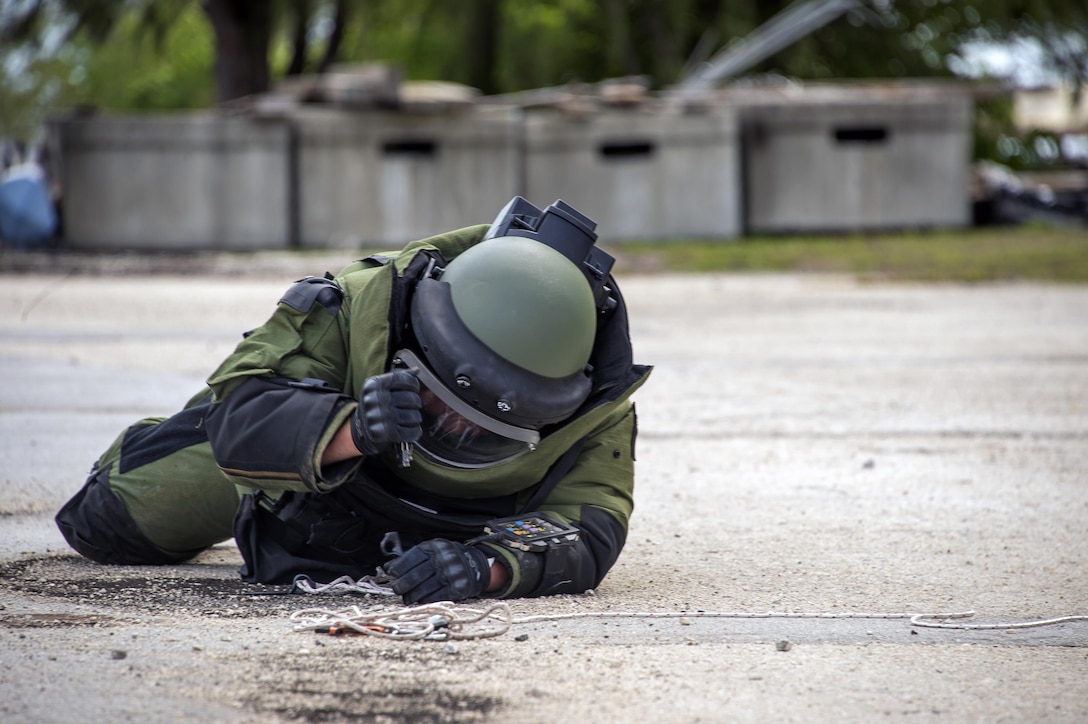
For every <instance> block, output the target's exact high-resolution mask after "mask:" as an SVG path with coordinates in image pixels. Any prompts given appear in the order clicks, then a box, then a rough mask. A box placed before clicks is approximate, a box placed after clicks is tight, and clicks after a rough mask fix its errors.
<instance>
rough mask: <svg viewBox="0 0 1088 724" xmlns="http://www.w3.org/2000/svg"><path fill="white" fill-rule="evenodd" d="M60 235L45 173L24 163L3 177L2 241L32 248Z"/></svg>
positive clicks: (0, 195)
mask: <svg viewBox="0 0 1088 724" xmlns="http://www.w3.org/2000/svg"><path fill="white" fill-rule="evenodd" d="M56 232H57V211H56V209H55V208H54V207H53V200H52V199H51V198H50V197H49V185H48V183H47V182H46V180H45V174H44V173H43V172H42V169H41V167H40V166H39V165H38V164H36V163H21V164H18V165H16V166H12V167H11V168H9V169H7V170H6V171H4V173H3V174H2V175H0V240H2V241H3V242H4V243H5V244H9V245H11V246H14V247H17V248H20V249H28V248H31V247H35V246H41V245H43V244H45V243H46V242H47V241H49V240H50V239H52V238H53V235H54V234H55V233H56Z"/></svg>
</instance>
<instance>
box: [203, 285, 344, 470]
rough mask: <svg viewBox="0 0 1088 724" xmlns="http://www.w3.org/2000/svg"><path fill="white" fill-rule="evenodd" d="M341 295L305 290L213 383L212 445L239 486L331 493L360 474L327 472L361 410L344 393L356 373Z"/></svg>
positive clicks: (249, 339) (281, 307)
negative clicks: (340, 433) (327, 462)
mask: <svg viewBox="0 0 1088 724" xmlns="http://www.w3.org/2000/svg"><path fill="white" fill-rule="evenodd" d="M342 296H343V295H342V292H341V291H340V289H339V287H338V286H337V285H336V284H335V283H333V282H332V281H330V280H326V279H318V278H309V279H305V280H302V281H300V282H298V283H297V284H295V286H293V287H292V288H291V289H289V290H288V291H287V293H286V294H284V296H283V298H282V299H281V300H280V303H279V304H278V305H277V307H276V310H275V312H273V314H272V316H271V317H270V318H269V320H268V321H267V322H266V323H265V324H264V325H262V326H261V327H259V328H258V329H256V330H254V331H253V332H251V333H250V334H248V335H247V336H246V338H245V339H244V340H243V341H242V342H241V343H240V344H239V345H238V347H237V348H236V349H235V351H234V353H233V354H231V356H230V357H228V358H227V359H226V360H225V361H224V362H223V364H222V365H220V367H219V369H218V370H216V371H215V372H214V373H213V374H212V376H211V377H210V378H209V380H208V385H209V386H210V387H211V389H212V392H213V394H214V400H215V404H214V405H213V406H212V409H211V411H210V412H209V414H208V416H207V420H206V424H207V426H208V438H209V440H210V442H211V448H212V454H213V455H214V456H215V460H216V462H217V463H218V465H219V467H220V469H222V470H223V472H224V473H226V474H227V476H228V477H230V478H231V479H232V480H233V481H234V482H235V483H237V484H240V485H243V486H247V487H253V488H259V489H263V490H300V491H305V490H311V491H315V492H325V491H328V490H330V489H332V488H334V487H336V486H337V485H339V484H341V483H342V482H343V481H344V480H346V479H347V478H348V477H349V476H350V475H351V473H352V472H354V470H355V468H357V467H358V465H359V463H360V461H359V460H353V461H345V462H346V464H345V463H341V464H338V465H334V466H329V467H328V468H327V469H322V467H321V465H320V460H321V456H322V454H323V453H324V450H325V447H326V446H327V445H328V443H329V441H330V440H331V439H332V436H333V434H334V433H335V432H336V430H337V429H339V427H340V426H341V425H342V424H343V423H344V421H346V420H347V419H348V418H349V417H350V415H351V413H352V412H353V411H354V409H355V405H356V401H355V398H354V397H351V396H348V395H345V394H343V393H342V390H343V387H344V384H345V375H346V371H347V369H348V361H347V354H346V351H345V350H346V344H345V339H344V334H343V331H342V330H343V329H344V328H345V327H346V322H345V320H342V319H341V316H342V315H343V312H342V311H341V301H342Z"/></svg>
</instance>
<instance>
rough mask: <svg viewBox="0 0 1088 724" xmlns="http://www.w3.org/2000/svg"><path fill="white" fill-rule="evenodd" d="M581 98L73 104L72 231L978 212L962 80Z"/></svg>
mask: <svg viewBox="0 0 1088 724" xmlns="http://www.w3.org/2000/svg"><path fill="white" fill-rule="evenodd" d="M667 100H668V99H646V100H645V101H643V102H642V103H641V104H639V105H637V106H635V107H628V108H619V107H611V106H608V105H606V104H598V105H596V106H589V107H581V108H580V109H579V111H578V112H572V111H571V110H570V109H567V110H563V109H562V108H561V107H560V106H557V107H551V108H531V109H522V108H519V107H515V106H512V105H497V104H496V105H489V104H485V103H478V104H470V105H461V106H455V107H446V108H443V109H441V110H433V109H432V110H431V111H430V112H424V111H422V110H419V111H416V112H406V111H400V112H393V111H377V110H345V109H338V108H332V107H328V106H306V105H304V106H298V107H292V108H287V109H283V110H281V111H280V112H279V114H278V115H275V116H271V117H262V116H260V115H256V114H241V113H236V114H230V115H228V114H218V113H200V114H189V115H185V116H170V117H140V118H132V117H128V118H114V117H93V118H81V119H69V120H64V121H58V122H56V123H55V124H54V126H53V131H54V136H55V138H54V146H55V147H56V148H58V150H59V151H60V156H61V163H60V169H61V183H62V187H63V197H62V210H63V215H64V224H65V237H66V243H67V244H68V245H69V246H70V247H72V248H76V249H79V248H87V249H90V248H101V249H110V248H118V249H131V248H135V249H152V250H155V249H160V250H172V249H176V250H181V249H224V250H245V249H275V248H286V247H310V248H329V247H359V246H375V245H380V246H398V245H401V244H403V243H404V242H407V241H410V240H412V239H417V238H421V237H425V236H429V235H431V234H434V233H438V232H440V231H443V230H447V229H452V228H457V227H460V226H466V225H469V224H475V223H481V222H484V223H486V222H488V221H490V220H491V219H492V218H493V217H494V214H495V213H497V211H498V210H499V209H500V208H501V206H502V204H504V203H505V202H506V201H507V200H509V199H510V198H511V197H512V196H514V195H515V194H520V195H522V196H525V197H526V198H528V199H529V200H530V201H532V202H533V203H535V204H537V205H541V206H543V205H546V204H548V203H551V202H552V201H554V200H555V199H557V198H562V199H563V200H565V201H567V202H568V203H570V204H572V205H573V206H575V207H576V208H578V209H579V210H580V211H582V212H583V213H585V214H587V215H588V216H590V217H591V218H593V219H594V220H595V221H596V222H597V223H598V225H599V228H600V231H601V234H602V237H603V238H605V239H609V240H616V241H622V240H627V239H667V238H676V237H681V238H699V237H702V238H730V237H736V236H740V235H742V234H744V233H782V232H806V231H817V232H819V231H850V230H860V229H893V228H903V227H959V226H967V225H969V224H970V223H971V199H970V189H969V186H970V184H969V171H970V160H971V158H970V154H971V100H970V98H969V96H968V95H967V94H966V93H965V92H961V91H959V90H957V89H955V88H946V89H941V90H940V91H934V90H932V89H929V88H926V87H912V86H904V87H889V86H879V87H856V86H836V87H806V86H800V87H797V86H792V87H788V88H785V89H767V88H761V89H747V90H744V89H732V90H729V91H724V92H722V93H720V94H716V95H714V96H713V97H712V98H711V99H710V100H709V102H703V103H700V104H696V105H693V104H687V105H684V104H677V103H669V102H667Z"/></svg>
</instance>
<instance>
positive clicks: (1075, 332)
mask: <svg viewBox="0 0 1088 724" xmlns="http://www.w3.org/2000/svg"><path fill="white" fill-rule="evenodd" d="M313 262H314V260H313V259H309V260H297V261H294V262H286V263H285V264H286V266H287V267H290V265H291V264H297V265H298V267H297V268H281V269H277V270H276V273H275V274H271V273H268V274H263V275H257V276H254V275H248V276H242V277H231V276H226V275H221V274H213V275H202V276H170V275H156V276H150V277H138V276H132V275H118V276H109V275H107V276H95V277H92V276H83V275H56V276H50V275H45V274H36V273H30V272H24V273H20V274H8V275H6V276H4V277H3V278H2V280H0V374H2V378H3V383H2V385H0V472H2V480H3V482H2V490H3V495H2V496H0V581H2V583H0V720H2V721H5V722H62V721H63V722H67V721H72V720H74V719H78V720H81V721H89V722H107V721H108V722H115V721H128V720H139V721H145V722H159V721H162V722H166V721H170V722H174V721H216V722H249V721H253V722H256V721H261V722H267V721H297V720H304V721H341V720H345V719H349V718H352V717H353V716H357V717H361V718H364V719H366V720H368V721H379V722H383V721H389V722H392V721H411V722H484V721H508V720H510V719H512V718H516V719H518V720H519V721H526V722H554V721H560V720H570V719H576V720H579V721H606V722H636V721H638V722H642V721H654V722H734V721H741V722H744V721H755V722H762V721H775V722H813V721H817V722H821V721H836V722H840V721H845V722H869V721H873V720H883V721H910V722H915V721H946V722H996V721H1010V722H1036V721H1053V722H1083V721H1086V720H1088V621H1073V622H1066V623H1061V624H1057V625H1051V626H1043V627H1037V628H1013V627H1011V625H1010V624H1012V623H1013V622H1019V621H1028V620H1032V619H1038V618H1049V617H1055V616H1064V615H1082V616H1083V615H1088V569H1086V565H1088V287H1074V286H1048V285H1038V284H1023V283H1009V284H987V285H974V286H959V285H913V284H890V283H859V282H856V281H854V280H852V279H850V278H844V277H837V276H835V277H828V276H793V275H787V276H693V277H685V276H660V275H658V276H650V275H648V276H638V275H628V276H627V277H626V278H621V284H622V286H623V289H624V292H625V294H626V297H627V300H628V304H629V306H630V308H631V316H632V329H631V332H632V337H633V341H634V344H635V350H636V358H637V360H638V361H641V362H646V363H652V364H655V365H656V370H655V372H654V375H653V377H652V378H651V380H650V382H649V383H648V384H647V386H646V387H645V388H644V389H643V390H642V391H641V392H640V393H639V395H638V396H637V401H638V407H639V414H640V422H641V434H640V437H639V448H638V453H639V468H638V487H637V501H636V502H637V509H636V513H635V518H634V520H633V523H632V526H631V531H630V537H629V540H628V545H627V548H626V550H625V552H624V554H623V556H622V557H621V558H620V561H619V563H618V564H617V565H616V567H615V568H614V569H613V571H612V573H611V574H610V575H609V577H608V578H607V579H606V581H605V582H604V584H603V585H602V586H601V587H600V588H599V589H598V590H597V591H596V592H595V593H594V594H592V595H591V594H587V595H583V596H560V597H555V598H549V599H537V600H525V601H514V602H512V603H511V605H512V608H513V611H514V614H515V615H517V616H528V615H538V614H558V613H586V612H597V613H601V614H611V615H610V616H608V617H602V618H583V619H565V620H556V621H546V622H539V623H528V624H520V625H516V626H515V627H514V629H513V630H511V631H510V632H508V633H506V634H504V635H503V636H500V637H497V638H492V639H486V640H476V641H463V642H458V643H456V644H451V643H441V642H403V641H382V640H377V639H372V638H362V637H330V636H327V635H321V634H315V633H312V632H298V631H294V630H293V629H292V626H291V622H290V620H289V618H288V617H289V615H290V613H291V612H292V611H294V610H296V609H299V608H303V607H307V606H313V605H321V606H328V607H333V608H343V607H346V606H348V605H352V604H358V605H360V606H362V607H366V608H370V607H375V608H384V607H388V606H389V605H391V604H390V601H389V600H388V599H381V598H377V597H362V596H356V597H351V598H332V597H321V598H320V599H318V598H315V597H306V598H303V597H301V596H252V595H250V593H251V591H252V587H249V586H246V585H244V584H242V583H241V582H240V581H239V580H238V578H237V575H236V566H237V565H238V563H239V558H238V556H237V553H236V552H235V550H234V549H233V546H232V545H231V544H229V543H227V544H223V545H220V546H217V547H216V548H214V549H212V550H211V551H209V552H208V553H206V554H204V555H203V556H201V557H200V558H199V559H197V560H196V561H194V562H192V563H191V564H189V565H185V566H178V567H174V568H165V569H153V568H142V567H139V568H107V567H101V566H97V565H95V564H92V563H89V562H86V561H84V560H82V559H80V558H78V557H77V556H75V555H74V554H73V553H71V552H70V551H69V550H68V549H67V548H66V546H65V544H64V542H63V540H62V539H61V538H60V535H59V533H57V531H56V529H55V528H54V527H53V525H52V520H51V516H52V513H53V512H54V511H55V510H56V509H57V508H58V507H59V506H60V505H61V504H62V503H63V502H64V501H65V500H66V499H67V498H68V497H69V496H70V495H71V494H73V493H74V492H75V491H76V490H77V489H78V488H79V486H80V485H81V484H82V482H83V478H84V476H85V474H86V471H87V469H88V467H89V466H90V464H91V462H92V461H93V460H94V458H95V457H96V456H97V455H98V453H99V452H100V451H101V450H102V449H104V448H105V446H106V445H107V444H108V443H109V442H110V440H112V438H113V437H114V436H115V435H116V434H117V433H118V432H119V431H120V429H121V428H122V427H124V426H125V425H127V424H128V423H130V422H132V421H134V420H136V419H138V418H141V417H144V416H149V415H165V414H169V413H170V412H172V411H173V410H175V409H176V408H177V407H178V406H179V405H181V404H182V403H183V402H184V401H185V400H186V399H187V398H188V397H189V396H190V395H191V394H192V393H193V392H194V391H195V390H196V389H198V388H199V386H200V384H201V381H202V379H203V378H204V376H206V375H207V374H208V373H209V372H210V371H211V369H213V368H214V367H215V365H216V364H217V362H218V361H219V360H220V359H221V358H222V357H223V356H224V355H225V354H226V353H227V352H228V351H229V350H230V349H231V347H232V346H233V344H234V343H235V342H236V341H237V339H238V338H239V334H240V333H241V332H242V331H244V330H246V329H248V328H250V327H252V326H255V325H256V324H259V323H260V322H261V321H262V320H263V319H264V317H265V316H266V314H267V312H268V311H269V309H270V308H271V306H272V305H273V304H274V303H275V301H276V300H277V299H278V297H279V295H280V293H281V292H282V291H283V290H284V289H285V288H286V287H287V286H288V285H289V283H290V282H291V281H292V280H293V279H295V278H297V277H299V276H302V275H304V274H307V273H316V274H320V273H322V272H324V271H325V269H326V268H327V267H326V266H320V267H308V266H307V267H303V264H304V263H313ZM333 268H335V267H333ZM966 610H973V611H975V612H976V616H975V617H974V618H973V619H971V621H970V622H972V623H976V624H1001V626H1000V627H999V628H996V629H988V630H946V629H933V628H922V627H918V626H913V625H911V623H910V622H909V620H907V619H904V618H845V617H841V614H844V613H858V612H865V613H874V614H903V613H938V612H954V611H966ZM767 611H775V612H786V613H822V614H835V615H837V616H840V617H831V616H829V617H826V618H815V619H814V618H805V617H797V618H781V617H775V618H762V619H758V618H745V617H729V618H726V617H702V616H699V615H698V612H727V613H730V612H731V613H762V612H767ZM627 612H636V613H638V612H641V613H647V612H656V613H670V612H687V614H688V615H687V616H686V617H683V618H681V617H671V618H651V617H647V616H641V617H639V616H635V617H631V616H623V615H622V614H623V613H627Z"/></svg>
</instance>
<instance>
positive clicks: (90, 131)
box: [53, 114, 290, 250]
mask: <svg viewBox="0 0 1088 724" xmlns="http://www.w3.org/2000/svg"><path fill="white" fill-rule="evenodd" d="M53 130H54V133H55V134H56V135H57V140H58V145H59V149H60V152H61V157H62V163H61V184H62V187H63V189H64V194H63V197H62V213H63V218H64V231H65V240H66V243H67V244H68V245H69V246H70V247H72V248H75V249H83V248H93V249H133V248H137V249H151V250H171V249H178V250H180V249H269V248H281V247H284V246H286V245H287V243H288V234H289V231H290V227H289V224H288V223H287V213H288V201H289V178H288V164H287V157H286V149H287V148H288V143H289V134H288V130H287V127H286V126H285V125H284V124H283V123H280V122H276V121H265V120H260V119H255V118H252V117H247V116H223V115H218V114H199V115H185V116H172V117H156V118H131V117H130V118H107V117H96V118H87V119H78V120H66V121H61V122H57V123H56V124H54V127H53Z"/></svg>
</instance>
